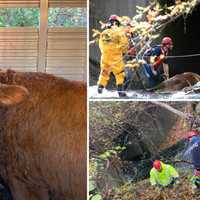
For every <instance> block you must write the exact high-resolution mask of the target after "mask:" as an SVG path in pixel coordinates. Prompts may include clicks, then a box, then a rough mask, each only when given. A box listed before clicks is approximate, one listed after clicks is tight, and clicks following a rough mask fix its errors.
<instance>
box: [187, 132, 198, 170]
mask: <svg viewBox="0 0 200 200" xmlns="http://www.w3.org/2000/svg"><path fill="white" fill-rule="evenodd" d="M185 155H186V156H187V155H191V158H192V162H193V164H194V167H195V169H200V136H193V137H192V139H191V140H190V142H189V146H188V148H187V150H186V152H185Z"/></svg>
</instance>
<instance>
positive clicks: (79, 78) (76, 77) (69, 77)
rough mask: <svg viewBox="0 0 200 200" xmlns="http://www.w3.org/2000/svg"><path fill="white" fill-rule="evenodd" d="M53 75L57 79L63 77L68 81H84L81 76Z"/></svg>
mask: <svg viewBox="0 0 200 200" xmlns="http://www.w3.org/2000/svg"><path fill="white" fill-rule="evenodd" d="M55 75H56V76H59V77H63V78H65V79H68V80H77V81H82V80H84V77H83V75H74V74H55Z"/></svg>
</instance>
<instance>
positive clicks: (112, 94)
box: [89, 86, 200, 100]
mask: <svg viewBox="0 0 200 200" xmlns="http://www.w3.org/2000/svg"><path fill="white" fill-rule="evenodd" d="M126 94H127V97H126V99H137V100H154V99H155V100H157V99H164V100H171V99H173V100H189V99H191V100H197V99H200V93H199V94H198V93H186V92H184V91H173V92H146V91H144V90H136V91H130V90H128V91H127V92H126ZM89 98H90V99H118V98H119V96H118V93H117V91H114V90H106V89H104V91H103V93H102V94H98V93H97V86H90V87H89Z"/></svg>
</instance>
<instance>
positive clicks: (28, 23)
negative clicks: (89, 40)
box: [0, 8, 87, 27]
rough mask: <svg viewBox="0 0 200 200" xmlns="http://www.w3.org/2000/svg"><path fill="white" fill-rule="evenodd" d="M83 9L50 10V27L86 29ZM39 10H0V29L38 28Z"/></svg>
mask: <svg viewBox="0 0 200 200" xmlns="http://www.w3.org/2000/svg"><path fill="white" fill-rule="evenodd" d="M86 15H87V12H86V9H85V8H50V9H49V13H48V23H49V26H50V27H86V25H87V22H86V20H87V16H86ZM39 17H40V12H39V8H1V9H0V27H38V26H39Z"/></svg>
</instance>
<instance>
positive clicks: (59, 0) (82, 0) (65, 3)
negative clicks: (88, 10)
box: [49, 0, 87, 7]
mask: <svg viewBox="0 0 200 200" xmlns="http://www.w3.org/2000/svg"><path fill="white" fill-rule="evenodd" d="M49 7H87V0H49Z"/></svg>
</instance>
